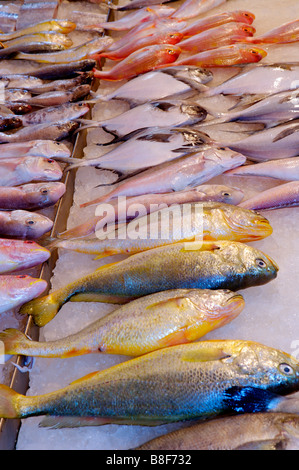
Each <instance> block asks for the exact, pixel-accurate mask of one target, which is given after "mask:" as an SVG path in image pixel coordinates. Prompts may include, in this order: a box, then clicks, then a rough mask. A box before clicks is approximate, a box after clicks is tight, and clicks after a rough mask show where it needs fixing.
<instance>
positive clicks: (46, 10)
mask: <svg viewBox="0 0 299 470" xmlns="http://www.w3.org/2000/svg"><path fill="white" fill-rule="evenodd" d="M58 5H59V2H58V1H57V0H54V1H45V2H39V1H35V0H33V1H31V0H27V1H26V2H23V3H22V5H21V8H20V14H19V17H18V21H17V24H16V29H20V28H26V27H28V26H31V25H32V18H34V21H35V22H36V23H37V22H38V23H39V22H41V21H45V20H48V19H50V18H51V19H52V18H56V17H57V14H58Z"/></svg>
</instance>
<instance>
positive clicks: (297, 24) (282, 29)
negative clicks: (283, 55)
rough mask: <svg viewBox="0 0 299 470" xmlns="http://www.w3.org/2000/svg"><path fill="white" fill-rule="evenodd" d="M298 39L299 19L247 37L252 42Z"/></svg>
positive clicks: (283, 41)
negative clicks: (252, 36)
mask: <svg viewBox="0 0 299 470" xmlns="http://www.w3.org/2000/svg"><path fill="white" fill-rule="evenodd" d="M298 40H299V20H294V21H290V22H289V23H284V24H283V25H281V26H279V27H278V28H274V29H271V31H268V32H267V33H265V34H262V35H260V36H257V37H254V38H252V39H249V38H248V39H247V41H248V42H250V43H253V44H284V43H290V42H296V41H298Z"/></svg>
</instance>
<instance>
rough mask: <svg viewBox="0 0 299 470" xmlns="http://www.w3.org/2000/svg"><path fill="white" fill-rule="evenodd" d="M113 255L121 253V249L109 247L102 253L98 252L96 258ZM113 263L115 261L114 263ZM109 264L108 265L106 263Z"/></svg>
mask: <svg viewBox="0 0 299 470" xmlns="http://www.w3.org/2000/svg"><path fill="white" fill-rule="evenodd" d="M113 255H119V251H118V250H113V249H112V248H111V249H107V250H105V251H103V252H102V253H99V254H97V255H96V256H95V257H94V260H98V259H102V258H107V257H108V256H113ZM112 264H113V263H112ZM105 266H107V265H105ZM97 269H100V268H97Z"/></svg>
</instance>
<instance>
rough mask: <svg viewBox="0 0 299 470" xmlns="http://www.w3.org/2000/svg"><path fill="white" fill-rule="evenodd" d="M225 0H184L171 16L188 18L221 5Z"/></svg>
mask: <svg viewBox="0 0 299 470" xmlns="http://www.w3.org/2000/svg"><path fill="white" fill-rule="evenodd" d="M226 1H227V0H185V1H184V2H183V3H182V5H181V6H179V8H178V9H177V10H176V12H175V13H173V14H172V15H171V16H172V18H175V19H180V20H183V19H189V18H194V16H198V15H201V14H202V13H206V12H207V11H209V10H211V9H212V8H215V7H217V6H218V5H222V4H223V3H225V2H226Z"/></svg>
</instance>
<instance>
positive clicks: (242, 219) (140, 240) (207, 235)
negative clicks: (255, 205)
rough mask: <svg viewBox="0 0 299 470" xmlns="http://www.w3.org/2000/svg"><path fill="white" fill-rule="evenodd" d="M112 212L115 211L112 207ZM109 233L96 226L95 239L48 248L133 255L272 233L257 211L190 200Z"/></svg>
mask: <svg viewBox="0 0 299 470" xmlns="http://www.w3.org/2000/svg"><path fill="white" fill-rule="evenodd" d="M104 211H105V212H108V208H107V207H106V205H105V206H104V207H103V212H104ZM112 211H113V212H114V209H113V208H112ZM112 232H113V236H111V232H109V234H107V233H106V229H105V230H102V229H100V228H99V227H97V228H96V237H94V238H88V239H73V240H60V239H56V240H55V241H54V242H53V243H52V245H51V247H52V248H53V247H55V248H60V249H61V248H62V249H66V250H74V251H78V252H81V253H88V254H96V255H97V257H98V258H102V257H105V256H111V255H115V254H128V255H132V254H134V253H140V252H141V251H146V250H150V249H152V248H156V247H158V246H165V245H170V244H172V243H178V242H182V241H186V242H193V241H194V242H195V241H197V240H200V241H202V240H208V241H212V240H235V241H242V242H250V241H253V240H260V239H262V238H266V237H267V236H269V235H271V233H272V227H271V225H270V223H269V221H268V220H267V219H265V217H263V216H261V215H260V214H257V213H255V212H252V211H248V210H242V209H241V208H240V207H236V206H232V205H231V204H223V203H220V202H201V203H200V202H192V203H184V204H175V205H171V206H169V207H164V208H162V209H159V210H157V211H155V212H151V213H150V214H147V215H143V216H142V215H141V216H140V217H137V218H136V219H133V221H131V222H129V223H128V224H127V225H126V226H125V227H120V228H117V227H113V226H112ZM137 234H138V236H137V238H136V235H137ZM49 247H50V246H48V248H49Z"/></svg>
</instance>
